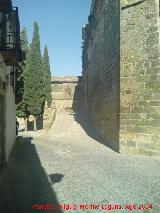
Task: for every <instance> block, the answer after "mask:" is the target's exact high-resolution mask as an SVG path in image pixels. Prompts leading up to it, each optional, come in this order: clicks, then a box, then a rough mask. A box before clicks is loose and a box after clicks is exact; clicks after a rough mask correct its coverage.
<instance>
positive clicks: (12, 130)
mask: <svg viewBox="0 0 160 213" xmlns="http://www.w3.org/2000/svg"><path fill="white" fill-rule="evenodd" d="M2 62H3V58H2V56H1V55H0V77H1V79H2V80H3V81H6V75H8V76H9V77H10V75H9V74H10V69H11V68H10V67H6V66H5V64H3V63H2ZM5 97H6V147H5V150H6V160H7V161H8V157H9V154H10V152H11V149H12V147H13V145H14V143H15V140H16V106H15V96H14V93H13V88H12V87H11V85H10V79H9V84H8V86H7V90H6V94H5ZM0 113H2V112H0Z"/></svg>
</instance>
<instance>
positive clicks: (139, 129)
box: [82, 0, 160, 155]
mask: <svg viewBox="0 0 160 213" xmlns="http://www.w3.org/2000/svg"><path fill="white" fill-rule="evenodd" d="M159 24H160V20H159V0H121V2H120V1H119V0H115V1H112V0H93V1H92V6H91V11H90V15H89V18H88V23H87V24H86V26H85V27H84V28H83V32H82V33H83V55H82V61H83V76H84V79H85V108H86V110H88V112H89V113H90V117H91V120H92V123H93V125H94V127H95V129H96V131H97V133H98V134H99V135H100V136H101V137H102V139H103V140H104V143H105V144H106V145H107V146H109V147H111V148H112V149H114V150H115V151H117V152H121V153H134V154H147V155H157V154H158V155H159V154H160V95H159V94H160V84H159V80H160V79H159V77H160V69H159V67H160V60H159V59H160V51H159V50H160V30H159Z"/></svg>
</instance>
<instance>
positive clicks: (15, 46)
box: [0, 0, 22, 170]
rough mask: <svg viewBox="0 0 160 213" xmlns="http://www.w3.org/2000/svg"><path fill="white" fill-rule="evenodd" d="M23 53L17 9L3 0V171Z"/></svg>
mask: <svg viewBox="0 0 160 213" xmlns="http://www.w3.org/2000/svg"><path fill="white" fill-rule="evenodd" d="M21 55H22V54H21V49H20V29H19V18H18V8H16V7H13V6H12V2H11V0H0V166H1V168H0V170H2V169H3V167H4V165H5V164H6V162H7V161H8V158H9V155H10V152H11V150H12V147H13V145H14V143H15V140H16V106H15V67H16V65H17V63H18V61H20V60H21V59H20V58H21Z"/></svg>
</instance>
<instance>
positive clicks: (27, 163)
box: [0, 114, 160, 213]
mask: <svg viewBox="0 0 160 213" xmlns="http://www.w3.org/2000/svg"><path fill="white" fill-rule="evenodd" d="M70 116H71V117H70ZM70 116H69V114H60V115H58V117H57V118H56V122H55V123H54V126H53V128H52V130H51V132H50V133H49V135H48V136H47V137H46V136H40V137H38V135H37V134H35V133H27V134H21V137H19V138H18V141H17V143H16V146H15V148H14V150H13V153H12V156H11V159H10V162H9V164H8V169H7V170H6V171H5V172H4V173H3V174H2V175H1V177H0V212H2V213H12V212H13V213H29V212H41V211H38V210H34V209H32V208H31V206H32V205H33V204H40V203H41V204H55V205H59V204H74V205H76V206H77V209H76V210H69V211H67V210H66V211H65V210H63V209H57V210H50V211H46V210H44V211H42V212H57V213H63V212H76V213H80V212H95V213H99V212H130V211H129V210H127V209H125V210H115V211H109V210H108V211H107V210H98V209H96V210H93V209H92V210H91V209H79V205H80V204H88V205H90V204H97V205H98V204H99V205H105V204H120V205H123V206H125V205H126V204H136V205H137V206H138V205H140V204H148V203H150V204H153V209H150V210H146V211H140V210H132V211H133V212H154V213H160V158H159V157H147V156H129V155H120V154H117V153H115V152H113V151H112V150H110V149H109V148H107V147H105V146H103V145H102V144H100V143H98V142H96V141H95V140H94V139H93V138H91V137H89V136H88V135H87V134H86V133H85V131H84V130H83V129H82V128H81V126H80V124H79V123H77V121H76V120H75V119H74V116H73V115H70ZM61 121H63V124H62V123H61V128H60V122H61ZM58 129H59V130H58ZM74 130H75V131H74ZM61 132H62V134H61Z"/></svg>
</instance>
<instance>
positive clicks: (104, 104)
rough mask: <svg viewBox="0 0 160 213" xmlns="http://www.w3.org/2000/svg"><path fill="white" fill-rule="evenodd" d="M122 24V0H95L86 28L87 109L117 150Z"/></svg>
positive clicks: (102, 133) (99, 131)
mask: <svg viewBox="0 0 160 213" xmlns="http://www.w3.org/2000/svg"><path fill="white" fill-rule="evenodd" d="M119 24H120V23H119V1H118V0H114V1H105V0H96V1H93V3H92V7H91V14H90V16H89V19H88V24H87V25H86V27H85V28H84V29H83V40H84V44H83V45H84V46H83V75H84V76H85V79H86V80H85V82H86V84H85V94H86V101H85V102H86V105H87V106H86V108H88V111H89V112H90V116H91V120H92V123H93V124H94V126H95V128H96V130H97V133H98V134H99V135H101V137H102V139H105V140H106V145H109V146H111V147H112V148H113V149H114V150H116V151H118V150H119V146H118V140H119V131H118V130H119V119H118V118H119V116H118V115H119V91H120V89H119V73H120V66H119V60H120V59H119V58H120V43H119V40H120V38H119V35H120V32H119V27H120V25H119ZM87 103H88V104H87Z"/></svg>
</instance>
